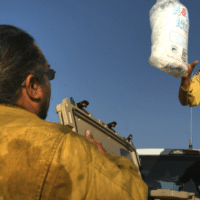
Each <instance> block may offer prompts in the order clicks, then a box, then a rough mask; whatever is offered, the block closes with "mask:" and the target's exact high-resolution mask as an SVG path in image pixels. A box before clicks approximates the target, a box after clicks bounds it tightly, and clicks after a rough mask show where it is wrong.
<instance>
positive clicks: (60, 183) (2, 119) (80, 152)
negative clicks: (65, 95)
mask: <svg viewBox="0 0 200 200" xmlns="http://www.w3.org/2000/svg"><path fill="white" fill-rule="evenodd" d="M147 190H148V189H147V185H146V184H145V183H144V182H143V180H142V179H141V177H140V176H139V174H138V169H137V167H136V166H135V165H134V163H133V162H131V161H130V160H128V159H126V158H125V157H116V156H112V155H111V154H108V153H104V154H103V153H101V152H99V151H98V149H97V147H96V146H95V145H94V144H92V143H91V142H90V141H88V140H87V139H86V138H85V137H83V136H80V135H78V134H77V133H75V132H73V131H72V130H71V129H70V128H69V127H67V126H64V125H61V124H57V123H50V122H46V121H44V120H42V119H40V118H39V117H38V116H36V115H35V114H33V113H31V112H29V111H27V110H25V109H22V108H18V107H15V106H9V105H3V104H1V105H0V200H39V199H40V200H57V199H60V200H61V199H62V200H66V199H70V200H83V199H87V200H93V199H94V200H97V199H99V200H100V199H102V200H120V199H123V200H129V199H134V200H146V199H147Z"/></svg>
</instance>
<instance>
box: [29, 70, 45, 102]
mask: <svg viewBox="0 0 200 200" xmlns="http://www.w3.org/2000/svg"><path fill="white" fill-rule="evenodd" d="M25 87H26V92H27V95H28V97H29V98H30V99H31V100H32V101H36V102H39V101H40V99H41V98H42V95H43V92H42V85H41V84H40V83H39V80H38V78H37V77H35V76H34V75H33V74H29V75H28V76H27V77H26V80H25Z"/></svg>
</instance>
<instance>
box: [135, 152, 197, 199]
mask: <svg viewBox="0 0 200 200" xmlns="http://www.w3.org/2000/svg"><path fill="white" fill-rule="evenodd" d="M137 152H138V154H139V157H140V160H141V175H142V178H143V180H144V181H145V182H146V183H147V185H148V187H149V199H196V200H197V199H198V200H199V198H200V190H199V189H200V150H191V149H164V148H163V149H150V148H149V149H137Z"/></svg>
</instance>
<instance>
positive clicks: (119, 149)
mask: <svg viewBox="0 0 200 200" xmlns="http://www.w3.org/2000/svg"><path fill="white" fill-rule="evenodd" d="M87 105H88V102H87V101H82V102H79V103H75V101H74V99H73V98H72V97H71V98H70V99H68V98H65V99H63V100H62V103H60V104H58V105H57V106H56V111H57V113H58V116H59V120H60V123H61V124H63V125H68V126H70V127H71V128H72V130H73V131H75V132H77V133H78V134H80V135H84V136H85V133H86V130H89V131H90V132H91V133H92V135H93V137H94V139H98V140H100V141H101V142H102V146H103V147H104V149H105V150H106V151H107V152H108V153H111V154H113V155H117V156H125V157H127V158H128V159H130V160H132V161H133V162H134V164H135V165H136V166H137V167H138V168H139V173H140V176H141V177H142V178H143V180H144V181H145V182H146V183H147V185H148V187H149V197H148V199H149V200H150V199H155V200H159V199H160V200H164V199H165V200H168V199H170V200H173V199H180V200H183V199H185V200H186V199H188V200H189V199H190V200H200V199H199V198H200V193H199V189H198V184H199V185H200V172H199V183H198V181H196V180H195V181H194V180H193V179H194V178H193V177H194V175H193V177H192V175H191V174H190V173H188V171H192V172H195V173H197V172H198V170H197V169H199V171H200V164H199V167H198V161H200V152H199V151H196V150H178V149H157V150H156V149H137V150H136V148H135V146H134V145H133V143H132V142H131V137H128V138H124V137H121V136H120V135H119V134H118V133H117V132H116V131H115V130H114V129H112V127H111V126H110V124H112V123H110V124H106V123H104V122H103V121H101V120H97V119H95V118H94V117H93V116H92V114H91V113H90V112H88V111H87V110H86V109H85V108H84V107H87ZM195 167H196V168H197V169H196V171H195V170H194V168H195ZM185 172H187V173H185ZM185 174H186V175H185ZM188 174H189V175H188ZM193 174H194V173H193ZM183 175H184V176H185V177H186V178H185V177H184V176H183ZM190 175H191V177H189V178H188V176H190ZM196 177H197V179H198V176H196ZM181 178H182V179H181ZM181 181H182V182H181Z"/></svg>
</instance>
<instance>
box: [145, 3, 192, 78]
mask: <svg viewBox="0 0 200 200" xmlns="http://www.w3.org/2000/svg"><path fill="white" fill-rule="evenodd" d="M149 14H150V24H151V29H152V35H151V41H152V46H151V56H150V58H149V63H150V64H151V65H152V66H154V67H156V68H158V69H160V70H162V71H165V72H167V73H168V74H170V75H172V76H174V77H176V78H180V77H182V76H184V75H185V74H186V73H187V70H188V34H189V14H188V10H187V8H186V7H185V6H184V5H182V4H181V3H180V1H179V0H157V2H156V4H155V5H154V6H153V7H152V8H151V10H150V13H149Z"/></svg>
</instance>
